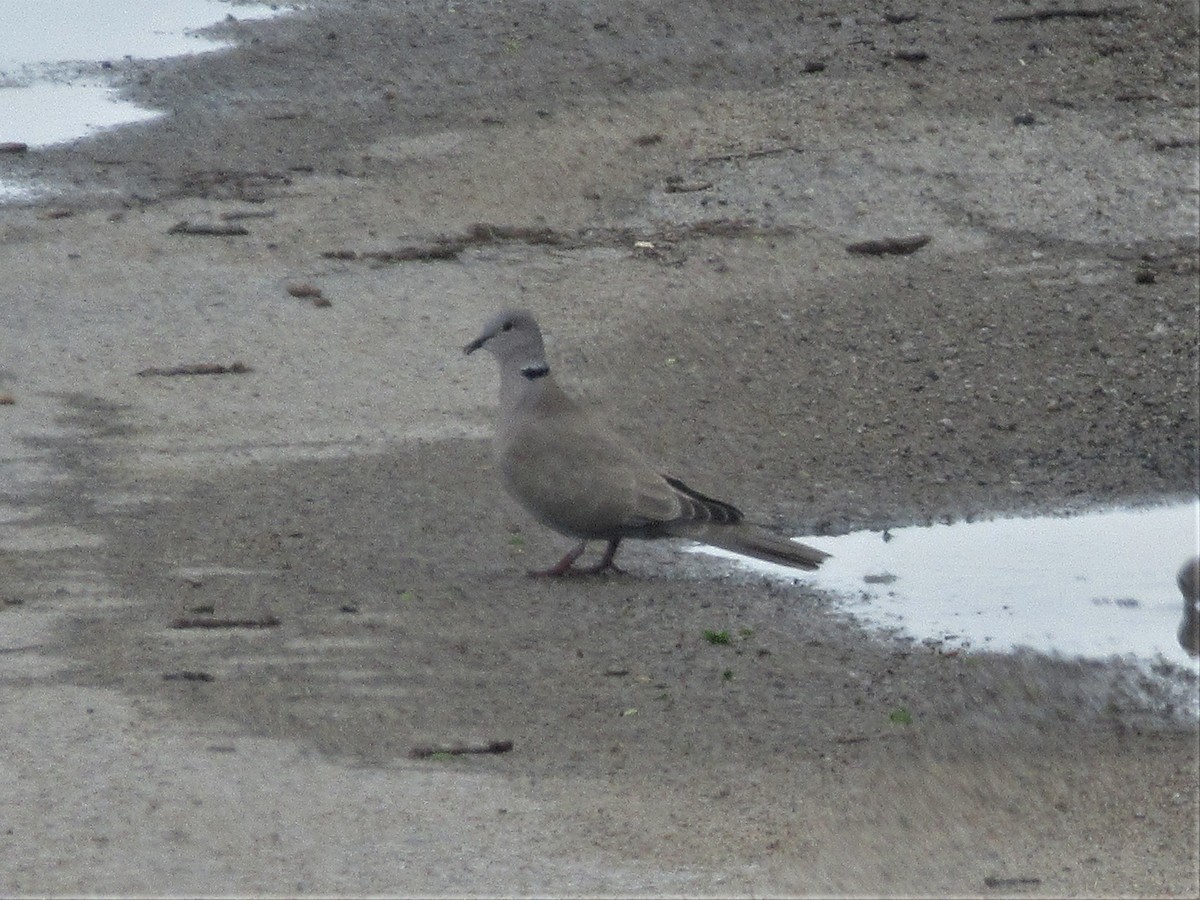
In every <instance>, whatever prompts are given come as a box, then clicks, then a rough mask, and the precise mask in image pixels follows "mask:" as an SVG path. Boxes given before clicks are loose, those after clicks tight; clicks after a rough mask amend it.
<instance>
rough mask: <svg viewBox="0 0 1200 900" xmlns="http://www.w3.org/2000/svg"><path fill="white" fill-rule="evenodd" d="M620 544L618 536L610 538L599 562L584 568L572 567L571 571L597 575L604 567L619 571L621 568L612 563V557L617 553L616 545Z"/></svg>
mask: <svg viewBox="0 0 1200 900" xmlns="http://www.w3.org/2000/svg"><path fill="white" fill-rule="evenodd" d="M620 544H621V539H620V538H619V537H615V538H611V539H610V540H609V542H608V546H607V547H606V548H605V549H604V555H603V556H602V557H600V562H598V563H596V564H595V565H594V566H588V567H587V568H586V569H573V570H572V571H573V572H575V573H577V574H579V575H599V574H600V573H601V572H603V571H605V570H606V569H612V570H613V571H614V572H620V571H621V570H620V569H618V568H617V567H616V566H614V565H613V557H614V556H616V555H617V547H618V546H620Z"/></svg>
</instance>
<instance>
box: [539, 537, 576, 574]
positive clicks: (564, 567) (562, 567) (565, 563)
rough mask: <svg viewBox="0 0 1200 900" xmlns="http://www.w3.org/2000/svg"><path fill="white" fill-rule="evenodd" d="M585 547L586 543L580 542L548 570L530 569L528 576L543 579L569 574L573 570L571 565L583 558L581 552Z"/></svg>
mask: <svg viewBox="0 0 1200 900" xmlns="http://www.w3.org/2000/svg"><path fill="white" fill-rule="evenodd" d="M586 546H587V541H580V542H579V543H578V544H577V545H576V546H574V547H572V548H571V549H570V550H568V551H567V554H566V556H564V557H563V558H562V559H560V560H559V561H558V562H557V563H555V564H554V565H552V566H551V567H550V568H548V569H530V570H529V574H530V575H536V576H539V577H545V578H561V577H562V576H563V575H567V574H571V573H573V572H574V571H575V570H574V569H572V568H571V564H572V563H574V562H575V560H577V559H579V557H581V556H583V550H584V548H585V547H586Z"/></svg>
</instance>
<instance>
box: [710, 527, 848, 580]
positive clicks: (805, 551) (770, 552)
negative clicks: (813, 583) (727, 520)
mask: <svg viewBox="0 0 1200 900" xmlns="http://www.w3.org/2000/svg"><path fill="white" fill-rule="evenodd" d="M688 536H689V537H692V538H693V539H694V540H697V541H699V542H700V543H702V544H708V545H709V546H711V547H720V548H721V549H723V550H732V551H733V552H734V553H741V554H744V555H745V556H752V557H754V558H755V559H761V560H763V561H764V562H769V563H775V564H776V565H780V566H791V567H792V568H794V569H804V570H805V571H809V572H811V571H813V570H815V569H816V568H817V567H819V566H820V565H821V563H822V562H823V561H824V560H826V559H828V558H829V556H830V554H828V553H826V552H825V551H824V550H818V549H817V548H816V547H810V546H808V544H802V543H800V542H799V541H791V540H788V539H787V538H783V537H779V536H778V535H774V534H771V533H770V532H769V531H766V530H764V529H762V528H757V527H755V526H753V525H737V526H734V527H732V528H730V527H726V528H719V527H712V528H705V529H703V530H702V531H699V532H697V533H696V534H693V535H688Z"/></svg>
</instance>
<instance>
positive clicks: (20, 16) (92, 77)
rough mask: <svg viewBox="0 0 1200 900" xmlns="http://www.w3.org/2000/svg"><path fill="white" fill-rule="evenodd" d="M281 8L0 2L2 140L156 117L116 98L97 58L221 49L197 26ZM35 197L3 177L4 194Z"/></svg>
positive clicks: (219, 2) (134, 1)
mask: <svg viewBox="0 0 1200 900" xmlns="http://www.w3.org/2000/svg"><path fill="white" fill-rule="evenodd" d="M278 12H279V10H278V9H277V8H272V7H270V6H266V5H258V4H253V5H243V4H234V3H229V2H225V0H50V2H31V0H0V22H2V23H3V27H0V143H2V142H7V141H15V142H20V143H24V144H27V145H29V146H30V147H34V148H36V147H40V146H45V145H47V144H55V143H60V142H62V141H70V140H75V139H77V138H81V137H85V136H87V135H89V134H91V133H93V132H95V131H97V130H99V129H102V128H110V127H112V126H114V125H121V124H128V123H131V122H137V121H141V120H144V119H150V118H154V117H156V116H158V115H160V114H161V113H159V112H154V111H151V110H147V109H142V108H141V107H138V106H135V105H134V104H132V103H128V102H125V101H122V100H121V99H120V98H119V96H118V94H117V92H116V91H114V90H113V89H112V87H111V86H110V85H109V83H108V82H107V81H106V79H105V78H104V76H103V72H102V70H101V69H100V64H101V63H102V62H104V61H108V60H120V59H123V58H125V57H133V58H138V59H158V58H161V57H166V56H182V55H186V54H190V53H202V52H207V51H211V50H220V49H224V48H227V47H229V46H232V45H231V44H229V43H227V42H224V41H217V40H211V39H208V38H205V37H202V36H199V35H196V34H195V33H194V29H197V28H204V27H206V26H209V25H213V24H215V23H217V22H220V21H221V20H222V19H224V18H225V17H226V16H230V15H232V16H234V17H236V18H238V19H261V18H266V17H268V16H273V15H276V14H278ZM32 193H34V187H33V186H30V185H19V184H16V183H11V182H7V181H5V180H3V179H0V199H3V198H5V197H19V196H28V195H30V194H32Z"/></svg>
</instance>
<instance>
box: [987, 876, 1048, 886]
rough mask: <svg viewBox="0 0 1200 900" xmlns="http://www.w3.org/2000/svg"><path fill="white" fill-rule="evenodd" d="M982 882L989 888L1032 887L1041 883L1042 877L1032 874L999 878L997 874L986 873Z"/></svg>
mask: <svg viewBox="0 0 1200 900" xmlns="http://www.w3.org/2000/svg"><path fill="white" fill-rule="evenodd" d="M983 883H984V884H985V885H986V886H987V887H990V888H994V889H995V888H1000V889H1009V888H1015V887H1034V886H1035V885H1039V884H1041V883H1042V879H1040V878H1036V877H1033V876H1026V875H1022V876H1017V877H1016V878H1001V877H999V876H998V875H988V876H987V877H986V878H984V879H983Z"/></svg>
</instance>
